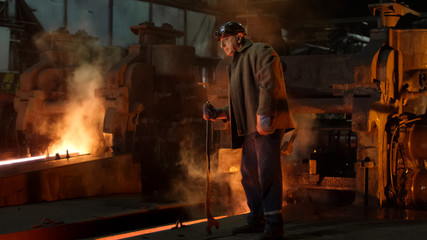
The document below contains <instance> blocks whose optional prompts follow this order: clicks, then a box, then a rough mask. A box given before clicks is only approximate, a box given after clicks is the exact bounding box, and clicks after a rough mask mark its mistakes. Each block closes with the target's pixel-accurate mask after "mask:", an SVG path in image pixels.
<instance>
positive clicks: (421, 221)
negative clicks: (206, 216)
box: [101, 203, 427, 240]
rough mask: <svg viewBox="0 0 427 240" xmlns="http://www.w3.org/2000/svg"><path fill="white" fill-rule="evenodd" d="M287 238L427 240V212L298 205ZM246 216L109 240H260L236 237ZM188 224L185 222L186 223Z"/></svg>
mask: <svg viewBox="0 0 427 240" xmlns="http://www.w3.org/2000/svg"><path fill="white" fill-rule="evenodd" d="M284 219H285V239H287V240H291V239H346V240H348V239H364V240H366V239H375V240H382V239H384V240H386V239H387V240H390V239H417V240H418V239H426V237H427V212H425V211H412V210H411V211H409V210H399V209H385V208H382V209H377V208H365V207H358V206H331V205H324V204H314V203H305V204H296V205H289V206H287V207H286V208H285V214H284ZM244 220H245V215H239V216H234V217H228V218H223V219H219V220H218V221H219V224H220V228H219V229H218V230H216V229H214V228H213V229H212V232H213V233H212V234H211V235H209V234H207V232H206V226H207V225H206V223H205V222H204V223H200V224H195V225H189V226H186V227H184V228H179V229H176V230H166V231H161V232H157V233H151V234H145V235H139V236H134V237H126V235H116V236H115V238H104V239H102V238H101V239H102V240H107V239H132V240H135V239H152V240H175V239H176V240H178V239H192V240H193V239H194V240H198V239H200V240H202V239H203V240H208V239H221V240H239V239H257V236H258V235H257V234H242V235H236V236H232V235H231V234H230V233H231V229H232V228H233V227H235V226H239V225H240V224H242V223H243V222H244ZM184 225H185V223H184Z"/></svg>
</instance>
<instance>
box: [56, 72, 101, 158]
mask: <svg viewBox="0 0 427 240" xmlns="http://www.w3.org/2000/svg"><path fill="white" fill-rule="evenodd" d="M67 81H68V86H70V87H69V88H68V97H69V99H68V101H67V102H66V104H65V106H66V109H67V111H66V112H65V113H64V115H63V116H62V118H61V119H59V121H58V122H57V124H56V126H55V128H56V129H55V130H54V132H55V133H56V137H55V140H54V142H53V143H52V146H51V149H53V150H54V149H58V150H57V151H61V149H62V151H64V149H68V150H69V151H73V152H74V151H76V152H80V153H91V152H93V151H95V152H97V150H96V148H97V146H99V145H101V147H102V135H101V133H102V125H101V124H102V120H103V116H104V112H105V109H104V107H103V104H102V102H101V100H100V98H96V97H95V95H94V92H95V89H98V88H100V87H101V86H102V82H103V77H102V75H101V72H100V69H99V67H97V66H94V65H82V66H79V67H78V68H77V69H76V70H75V71H74V73H73V75H72V76H71V77H70V78H68V79H67Z"/></svg>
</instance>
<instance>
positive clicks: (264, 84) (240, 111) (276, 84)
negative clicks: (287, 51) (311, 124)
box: [222, 39, 294, 148]
mask: <svg viewBox="0 0 427 240" xmlns="http://www.w3.org/2000/svg"><path fill="white" fill-rule="evenodd" d="M229 77H230V79H229V81H230V82H229V104H228V105H227V106H225V107H223V108H222V109H223V111H225V112H226V113H227V118H228V119H229V120H231V128H232V132H235V133H237V135H238V136H243V135H247V134H249V133H252V132H256V131H257V130H256V124H257V118H256V115H267V116H273V117H274V119H273V126H274V127H275V128H276V129H290V128H294V121H293V118H292V115H291V113H290V111H289V108H288V102H287V95H286V88H285V81H284V78H283V71H282V65H281V63H280V58H279V56H278V54H277V53H276V52H275V51H274V49H273V48H272V47H271V46H269V45H267V44H265V43H254V42H252V41H251V40H249V39H245V41H244V43H243V45H242V47H241V48H240V50H239V51H237V52H235V53H234V56H233V61H232V63H231V66H230V69H229ZM234 128H235V129H234ZM232 135H233V134H232ZM235 140H236V139H235V136H233V139H232V143H233V144H232V145H233V148H235V147H239V146H238V145H239V144H237V145H236V143H237V142H236V141H235Z"/></svg>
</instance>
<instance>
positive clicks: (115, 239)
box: [96, 216, 228, 240]
mask: <svg viewBox="0 0 427 240" xmlns="http://www.w3.org/2000/svg"><path fill="white" fill-rule="evenodd" d="M226 217H228V216H220V217H215V219H217V220H218V219H222V218H226ZM206 221H207V219H206V218H203V219H198V220H194V221H189V222H183V223H182V225H184V226H188V225H194V224H198V223H202V222H206ZM175 226H176V224H171V225H166V226H161V227H155V228H148V229H144V230H139V231H135V232H129V233H123V234H118V235H114V236H110V237H104V238H97V239H96V240H118V239H125V238H131V237H136V236H141V235H144V234H149V233H156V232H161V231H166V230H171V229H172V228H173V227H175Z"/></svg>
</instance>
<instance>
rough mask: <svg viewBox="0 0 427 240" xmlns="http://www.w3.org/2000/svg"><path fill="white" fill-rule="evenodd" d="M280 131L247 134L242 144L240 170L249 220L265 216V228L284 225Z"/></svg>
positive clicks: (249, 221)
mask: <svg viewBox="0 0 427 240" xmlns="http://www.w3.org/2000/svg"><path fill="white" fill-rule="evenodd" d="M281 133H282V131H281V130H276V131H275V132H274V133H273V134H270V135H260V134H259V133H258V132H254V133H251V134H249V135H246V136H245V137H244V138H245V139H244V142H243V146H242V160H241V166H240V170H241V173H242V185H243V188H244V190H245V193H246V198H247V202H248V206H249V209H250V213H249V215H248V219H247V220H248V223H251V222H256V221H258V220H259V219H263V218H264V216H265V220H266V227H274V226H275V227H279V228H282V227H283V219H282V214H281V209H282V196H283V193H282V192H283V188H282V185H283V183H282V170H281V163H280V143H281V136H282V134H281Z"/></svg>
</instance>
